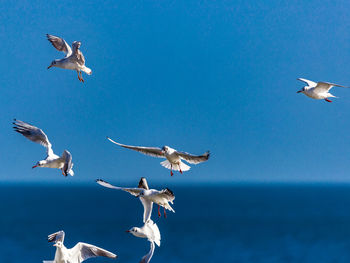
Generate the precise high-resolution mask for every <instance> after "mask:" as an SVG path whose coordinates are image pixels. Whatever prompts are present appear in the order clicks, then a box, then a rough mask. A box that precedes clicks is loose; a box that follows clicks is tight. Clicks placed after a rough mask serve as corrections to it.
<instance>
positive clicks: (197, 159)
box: [177, 151, 210, 164]
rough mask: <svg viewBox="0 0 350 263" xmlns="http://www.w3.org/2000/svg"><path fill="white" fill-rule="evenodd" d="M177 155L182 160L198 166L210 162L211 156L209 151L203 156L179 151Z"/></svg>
mask: <svg viewBox="0 0 350 263" xmlns="http://www.w3.org/2000/svg"><path fill="white" fill-rule="evenodd" d="M177 154H178V155H179V157H180V158H181V159H183V160H185V161H186V162H189V163H192V164H198V163H202V162H205V161H208V159H209V156H210V153H209V151H207V152H205V153H204V154H202V155H192V154H190V153H186V152H179V151H177Z"/></svg>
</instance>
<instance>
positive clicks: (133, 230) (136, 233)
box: [125, 227, 142, 237]
mask: <svg viewBox="0 0 350 263" xmlns="http://www.w3.org/2000/svg"><path fill="white" fill-rule="evenodd" d="M125 232H126V233H130V234H133V235H134V236H137V237H138V236H142V235H141V229H140V228H138V227H133V228H131V229H129V230H126V231H125Z"/></svg>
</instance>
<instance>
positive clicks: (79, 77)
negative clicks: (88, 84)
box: [77, 70, 81, 81]
mask: <svg viewBox="0 0 350 263" xmlns="http://www.w3.org/2000/svg"><path fill="white" fill-rule="evenodd" d="M77 73H78V79H79V81H81V79H80V75H79V71H78V70H77Z"/></svg>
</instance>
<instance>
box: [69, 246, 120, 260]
mask: <svg viewBox="0 0 350 263" xmlns="http://www.w3.org/2000/svg"><path fill="white" fill-rule="evenodd" d="M70 250H71V251H72V253H71V255H72V259H73V260H74V262H82V261H83V260H85V259H88V258H94V257H107V258H116V257H117V255H116V254H113V253H112V252H109V251H107V250H105V249H102V248H99V247H96V246H94V245H90V244H87V243H82V242H79V243H78V244H76V245H75V246H74V247H73V248H71V249H70Z"/></svg>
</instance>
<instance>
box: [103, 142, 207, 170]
mask: <svg viewBox="0 0 350 263" xmlns="http://www.w3.org/2000/svg"><path fill="white" fill-rule="evenodd" d="M107 139H108V140H110V141H111V142H112V143H114V144H116V145H119V146H121V147H124V148H127V149H131V150H135V151H138V152H140V153H143V154H146V155H150V156H153V157H158V158H166V160H165V161H163V162H161V163H160V164H161V165H162V166H164V167H165V168H167V169H170V175H171V176H173V170H174V171H180V173H181V174H182V172H183V171H188V170H190V168H191V167H190V166H188V165H186V164H185V163H183V162H182V161H181V160H185V161H186V162H188V163H191V164H198V163H202V162H205V161H207V160H208V159H209V151H207V152H205V153H204V154H202V155H192V154H189V153H186V152H180V151H177V150H175V149H172V148H170V147H169V146H163V147H162V148H158V147H143V146H130V145H125V144H121V143H118V142H116V141H113V140H112V139H111V138H109V137H107Z"/></svg>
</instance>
